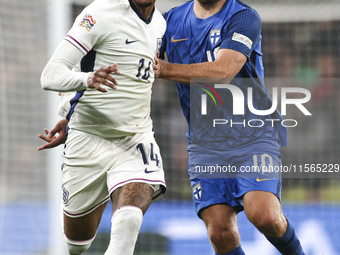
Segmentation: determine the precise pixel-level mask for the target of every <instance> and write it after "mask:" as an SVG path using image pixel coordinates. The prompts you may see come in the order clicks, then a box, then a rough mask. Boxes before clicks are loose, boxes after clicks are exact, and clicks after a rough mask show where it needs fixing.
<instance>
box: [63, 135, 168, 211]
mask: <svg viewBox="0 0 340 255" xmlns="http://www.w3.org/2000/svg"><path fill="white" fill-rule="evenodd" d="M62 158H63V166H62V183H63V185H62V189H63V211H64V213H65V214H66V215H67V216H69V217H81V216H84V215H86V214H88V213H90V212H92V211H93V210H95V209H96V208H98V207H99V206H100V205H102V204H104V203H106V202H107V201H108V200H109V199H110V194H111V193H112V192H113V191H114V190H116V189H117V188H119V187H122V186H123V185H125V184H127V183H132V182H142V183H147V184H149V185H150V186H151V187H152V188H153V189H154V194H153V201H155V200H157V199H159V198H160V197H162V196H163V194H164V192H165V190H166V185H165V180H164V171H163V163H162V158H161V155H160V151H159V147H158V145H157V143H156V141H155V138H154V133H153V132H148V133H141V134H135V135H131V136H126V137H123V138H118V139H117V138H116V139H104V138H101V137H98V136H94V135H91V134H88V133H84V132H80V131H76V130H71V129H70V130H69V132H68V138H67V141H66V143H65V148H64V153H63V156H62Z"/></svg>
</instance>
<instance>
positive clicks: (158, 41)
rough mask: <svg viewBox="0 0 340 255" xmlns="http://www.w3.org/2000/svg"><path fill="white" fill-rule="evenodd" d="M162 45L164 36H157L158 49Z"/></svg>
mask: <svg viewBox="0 0 340 255" xmlns="http://www.w3.org/2000/svg"><path fill="white" fill-rule="evenodd" d="M161 47H162V38H157V51H158V50H160V49H161Z"/></svg>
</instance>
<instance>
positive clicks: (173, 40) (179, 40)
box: [171, 36, 189, 43]
mask: <svg viewBox="0 0 340 255" xmlns="http://www.w3.org/2000/svg"><path fill="white" fill-rule="evenodd" d="M186 40H189V38H185V39H175V38H174V36H173V37H172V38H171V42H172V43H176V42H182V41H186Z"/></svg>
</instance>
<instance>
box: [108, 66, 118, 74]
mask: <svg viewBox="0 0 340 255" xmlns="http://www.w3.org/2000/svg"><path fill="white" fill-rule="evenodd" d="M117 67H118V65H117V64H113V65H112V66H110V69H111V73H116V74H120V71H119V70H118V69H117Z"/></svg>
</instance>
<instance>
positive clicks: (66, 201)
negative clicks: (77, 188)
mask: <svg viewBox="0 0 340 255" xmlns="http://www.w3.org/2000/svg"><path fill="white" fill-rule="evenodd" d="M69 195H70V193H69V192H68V191H67V189H66V188H65V186H64V185H63V202H64V204H65V205H66V204H67V203H68V196H69Z"/></svg>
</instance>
